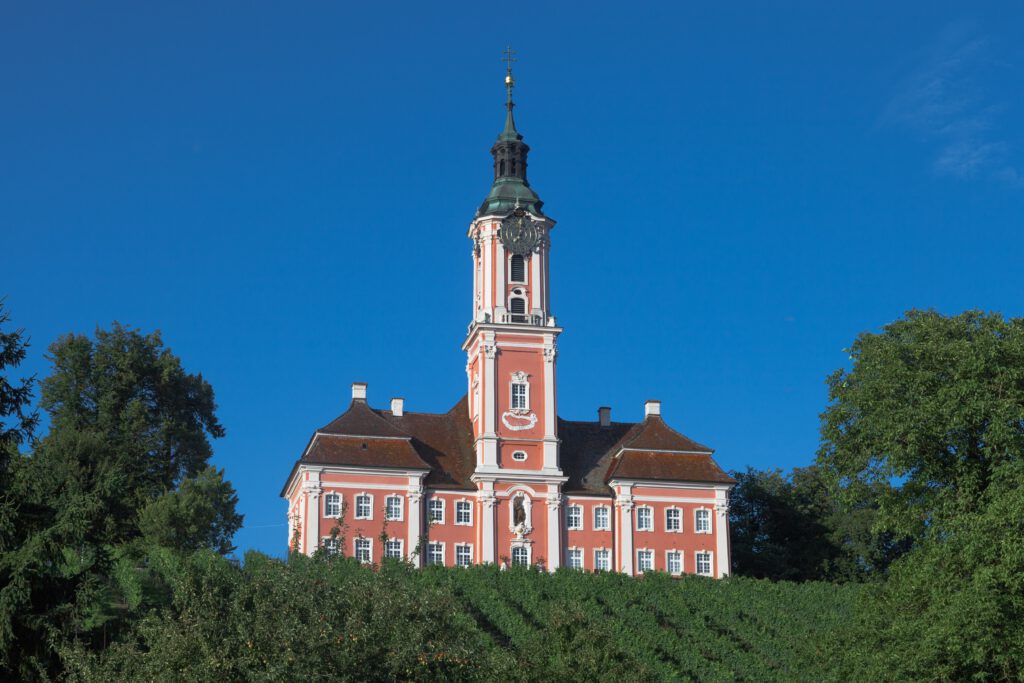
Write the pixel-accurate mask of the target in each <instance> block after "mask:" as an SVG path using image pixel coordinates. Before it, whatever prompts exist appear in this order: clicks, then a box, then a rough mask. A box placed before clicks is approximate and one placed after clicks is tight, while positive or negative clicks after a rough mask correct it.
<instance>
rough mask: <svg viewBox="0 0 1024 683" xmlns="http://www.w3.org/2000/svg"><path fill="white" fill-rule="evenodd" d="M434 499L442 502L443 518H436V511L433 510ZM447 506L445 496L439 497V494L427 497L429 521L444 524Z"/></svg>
mask: <svg viewBox="0 0 1024 683" xmlns="http://www.w3.org/2000/svg"><path fill="white" fill-rule="evenodd" d="M434 501H437V502H438V503H440V504H441V519H434V511H433V510H431V507H432V506H433V504H434ZM445 507H446V506H445V500H444V498H440V497H437V496H431V497H430V498H428V499H427V522H428V523H430V524H444V517H445Z"/></svg>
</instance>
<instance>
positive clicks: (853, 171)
mask: <svg viewBox="0 0 1024 683" xmlns="http://www.w3.org/2000/svg"><path fill="white" fill-rule="evenodd" d="M583 7H584V5H582V4H578V3H558V4H555V3H531V2H518V3H514V4H509V3H466V4H461V5H460V4H455V3H444V4H440V3H416V4H412V3H410V4H407V5H403V4H400V3H326V2H311V3H287V4H283V3H253V2H246V3H187V2H178V3H161V4H149V6H148V7H143V6H142V4H140V3H124V4H113V3H89V4H88V5H86V4H83V3H6V4H4V5H3V6H2V7H0V64H2V65H3V66H2V67H0V103H2V105H3V106H0V131H2V133H0V238H2V239H0V244H2V247H0V248H2V252H0V255H2V263H3V268H2V271H0V272H2V273H3V278H2V280H0V296H2V295H5V296H6V306H7V308H8V310H9V312H10V313H11V315H12V316H13V321H14V323H15V324H17V325H18V326H20V327H24V328H25V329H26V331H27V332H28V333H29V334H30V335H31V338H32V342H33V347H32V349H31V354H30V358H29V360H28V362H27V363H26V364H25V366H24V370H25V371H26V372H36V373H38V374H39V375H40V376H44V375H45V374H46V373H47V367H48V366H47V364H46V362H45V360H44V358H43V354H44V351H45V348H46V346H47V345H48V344H49V343H50V342H52V341H53V340H54V339H55V338H56V337H57V336H58V335H60V334H63V333H66V332H72V331H74V332H79V333H91V332H92V331H93V330H95V328H96V327H97V326H102V327H106V326H109V325H110V323H111V322H112V321H114V320H118V321H120V322H122V323H125V324H128V325H131V326H134V327H138V328H141V329H142V330H144V331H150V330H154V329H159V330H161V331H162V333H163V335H164V339H165V341H166V343H167V344H168V345H169V346H170V347H171V348H172V349H173V350H174V351H175V353H177V354H178V355H179V356H181V358H182V359H183V361H184V364H185V366H186V367H187V368H188V369H189V370H190V371H193V372H202V373H203V375H204V376H205V377H206V378H207V379H208V380H209V381H210V382H211V383H212V384H213V387H214V389H215V391H216V394H217V400H218V403H219V415H220V417H221V420H222V422H223V423H224V424H225V426H226V428H227V433H228V435H227V437H225V438H224V439H221V440H219V441H217V442H216V443H215V450H216V457H215V463H216V464H217V465H218V466H221V467H224V468H226V470H227V475H228V477H229V478H230V479H231V480H232V481H233V483H234V484H235V486H236V487H237V489H238V491H239V495H240V499H241V510H242V512H244V513H245V516H246V528H245V529H244V530H243V531H241V532H240V533H239V535H238V536H237V538H236V540H237V542H238V544H239V546H240V547H241V548H243V549H245V548H258V549H261V550H264V551H267V552H271V553H274V554H281V553H283V550H284V545H285V526H284V514H285V510H284V504H283V502H282V501H281V500H280V499H279V498H278V493H279V491H280V488H281V485H282V484H283V481H284V478H285V477H286V475H287V474H288V472H289V470H290V468H291V466H292V464H293V462H294V460H295V459H296V458H297V457H298V455H299V454H300V450H301V449H302V447H303V446H304V444H305V443H306V440H307V439H308V437H309V435H310V434H311V432H312V430H314V429H315V428H316V427H318V426H321V425H323V424H325V423H327V422H328V421H329V420H330V419H331V418H333V417H334V416H335V415H337V414H338V413H340V412H341V411H342V410H343V409H344V408H345V407H346V406H347V404H348V400H349V399H348V397H349V384H350V383H351V382H352V381H355V380H362V381H366V382H368V383H369V395H370V401H371V404H373V405H376V406H381V407H382V406H384V405H385V404H386V402H387V400H388V399H389V398H390V397H391V396H396V395H401V396H404V397H405V398H406V406H407V409H409V410H422V411H444V410H447V409H448V408H449V407H450V406H451V405H452V404H454V403H455V401H456V400H458V398H459V397H460V396H461V395H462V393H463V392H464V391H465V372H464V364H465V359H464V357H463V355H462V353H461V351H460V350H459V346H460V343H461V342H462V340H463V335H464V333H465V330H466V325H467V324H468V322H469V313H470V294H471V293H470V287H471V281H472V277H471V271H470V260H469V255H470V243H469V241H468V240H467V239H466V237H465V230H466V227H467V225H468V222H469V220H470V219H471V218H472V216H473V212H474V210H475V209H476V207H477V206H478V205H479V203H480V201H481V200H482V199H483V197H484V195H485V194H486V192H487V190H488V187H489V178H490V173H491V171H490V156H489V154H488V149H489V147H490V145H491V143H492V142H493V140H494V138H495V136H496V135H497V133H498V131H499V130H500V128H501V124H502V121H503V113H502V101H503V97H504V92H503V88H502V84H501V82H502V77H503V67H502V63H501V61H500V56H501V51H502V49H503V48H504V46H505V45H506V44H511V45H512V46H513V47H514V48H515V49H516V50H517V51H518V53H519V55H518V56H519V62H518V63H517V65H516V67H517V68H516V76H517V81H518V86H519V87H518V88H517V89H516V98H517V102H518V107H517V110H516V113H517V122H518V124H519V128H520V130H521V131H522V132H523V133H524V135H525V138H526V141H527V142H528V143H529V144H530V145H531V147H532V150H533V151H532V152H531V157H530V161H531V166H530V178H531V182H532V184H533V187H534V188H535V189H536V190H537V191H538V193H539V194H540V196H541V198H542V199H544V200H545V202H546V204H545V208H546V210H547V211H548V212H549V214H550V215H551V216H552V217H554V218H555V219H556V220H558V225H557V227H556V229H555V232H554V234H553V243H554V246H553V252H552V279H553V289H552V297H553V309H554V312H555V314H556V315H557V316H558V320H559V323H560V324H562V325H563V326H564V327H565V330H566V331H565V333H564V334H563V335H562V338H561V340H560V348H559V352H560V353H559V357H558V373H559V392H560V393H559V399H560V405H559V412H560V413H561V415H562V416H563V417H567V418H572V419H590V418H594V417H595V416H596V412H595V411H596V409H597V407H598V406H600V405H610V406H612V407H613V413H612V414H613V418H614V419H619V420H636V419H639V418H641V417H642V412H643V400H644V399H646V398H660V399H661V400H662V401H663V411H664V414H665V416H666V419H667V420H668V421H669V422H670V423H671V424H673V425H675V426H676V427H678V428H679V429H680V430H682V431H683V432H685V433H686V434H688V435H689V436H692V437H693V438H695V439H697V440H698V441H701V442H703V443H707V444H709V445H711V446H713V447H715V448H717V456H716V457H717V458H718V461H719V462H720V464H722V465H723V466H724V467H726V468H729V469H734V468H743V467H746V466H748V465H751V466H754V467H758V468H770V467H781V468H785V469H788V468H790V467H793V466H801V465H806V464H808V463H810V462H811V460H812V459H813V457H814V452H815V449H816V448H817V444H818V414H819V413H820V412H821V411H822V409H823V408H824V406H825V401H826V393H825V386H824V378H825V376H826V375H827V374H828V373H830V372H831V371H832V370H834V369H836V368H837V367H841V366H842V365H843V363H844V362H845V361H846V355H845V354H844V353H843V349H844V348H845V347H846V346H848V345H849V344H850V342H851V341H852V340H853V339H854V337H855V336H856V335H857V334H858V333H859V332H861V331H864V330H875V329H878V328H879V327H880V326H881V325H884V324H885V323H887V322H889V321H891V320H893V319H895V318H897V317H899V316H900V315H901V314H902V313H903V312H904V311H905V310H907V309H909V308H912V307H918V308H936V309H938V310H940V311H942V312H945V313H957V312H960V311H962V310H964V309H968V308H981V309H985V310H994V311H1000V312H1002V313H1004V314H1006V315H1009V316H1020V315H1021V314H1022V312H1024V311H1022V307H1024V302H1022V298H1021V293H1022V291H1024V267H1022V264H1021V257H1022V254H1024V236H1022V227H1024V226H1022V220H1021V218H1022V216H1024V125H1022V123H1021V122H1022V121H1024V95H1022V93H1024V82H1022V81H1024V68H1022V62H1024V43H1022V42H1021V41H1020V32H1019V29H1020V27H1021V26H1022V25H1024V5H1021V4H1020V3H1011V2H1006V3H998V4H997V3H941V2H928V3H923V2H922V3H891V2H886V3H844V4H840V3H820V2H806V3H799V2H786V3H761V2H758V3H754V2H747V3H730V4H725V3H686V4H682V3H663V4H649V3H614V4H606V3H588V4H587V5H586V6H585V7H586V9H585V10H584V9H583Z"/></svg>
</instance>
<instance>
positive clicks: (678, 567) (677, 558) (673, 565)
mask: <svg viewBox="0 0 1024 683" xmlns="http://www.w3.org/2000/svg"><path fill="white" fill-rule="evenodd" d="M667 559H668V573H669V574H672V575H673V576H679V575H680V574H682V573H683V554H682V553H681V552H679V551H678V550H670V551H669V553H668V557H667Z"/></svg>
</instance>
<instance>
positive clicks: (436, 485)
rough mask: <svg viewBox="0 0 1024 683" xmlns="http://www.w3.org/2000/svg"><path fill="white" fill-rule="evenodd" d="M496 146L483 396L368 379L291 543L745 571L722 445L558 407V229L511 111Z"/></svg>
mask: <svg viewBox="0 0 1024 683" xmlns="http://www.w3.org/2000/svg"><path fill="white" fill-rule="evenodd" d="M507 83H508V87H509V100H508V111H507V114H506V123H505V129H504V130H503V131H502V133H501V135H500V136H499V137H498V141H497V142H496V143H495V144H494V146H493V147H492V149H491V153H492V155H493V156H494V182H493V185H492V188H491V191H490V193H489V194H488V197H487V199H485V201H484V203H483V204H482V205H481V207H480V208H479V209H478V211H477V214H476V216H475V217H474V219H473V220H472V221H471V222H470V225H469V228H468V231H467V236H468V237H469V239H470V240H471V241H472V243H473V251H472V267H471V273H472V304H473V305H472V318H471V323H470V326H469V331H468V334H467V336H466V340H465V342H464V344H463V346H462V348H463V350H464V351H465V353H466V377H467V393H466V396H465V398H463V399H462V400H461V401H459V402H458V403H457V404H456V405H455V406H453V407H452V409H451V410H449V411H448V412H447V413H439V414H433V413H419V412H409V411H406V410H405V405H404V401H403V400H402V399H393V400H392V402H391V406H390V409H389V410H386V409H377V408H372V407H371V406H370V405H369V403H368V401H367V388H366V385H365V384H361V383H357V384H354V385H353V393H352V402H351V404H350V405H349V407H348V409H347V410H346V411H345V412H344V413H342V414H341V415H340V416H338V417H337V418H335V419H334V420H333V421H331V422H330V423H329V424H327V425H326V426H324V427H322V428H320V429H318V430H317V431H316V432H315V433H314V434H313V437H312V438H311V439H310V442H309V444H308V445H307V447H306V449H305V450H304V451H303V454H302V457H301V458H300V459H299V461H298V462H297V463H296V464H295V466H294V467H293V469H292V472H291V474H290V475H289V477H288V480H287V482H286V484H285V487H284V490H283V491H282V496H283V497H284V498H285V499H286V500H287V501H288V516H289V547H290V548H291V549H293V550H295V551H298V552H304V553H312V552H314V551H316V549H317V548H320V547H327V548H328V549H329V550H330V551H332V552H344V553H345V554H348V555H354V556H356V557H359V558H360V559H361V560H363V561H366V562H379V561H381V559H382V558H384V557H387V556H391V557H401V558H403V559H405V560H408V561H410V562H413V563H414V564H417V565H423V564H435V563H437V564H444V565H446V566H454V565H464V564H469V563H507V564H539V565H543V566H545V567H547V568H549V569H552V570H553V569H556V568H558V567H561V566H570V567H573V568H578V569H582V570H597V569H599V570H608V571H621V572H626V573H629V574H634V575H636V574H642V573H643V572H645V571H663V572H670V573H673V574H680V573H699V574H705V575H708V576H716V577H718V576H724V575H726V574H728V573H729V530H728V516H727V510H728V495H729V490H730V489H731V487H732V485H733V483H734V482H733V480H732V479H731V478H730V477H729V476H728V475H726V474H725V473H724V472H723V471H722V470H721V469H720V468H719V467H718V466H717V465H716V464H715V462H714V461H713V460H712V458H711V453H712V452H711V450H710V449H708V448H707V447H705V446H702V445H701V444H699V443H697V442H695V441H692V440H691V439H689V438H687V437H686V436H683V435H682V434H680V433H679V432H676V431H675V430H673V429H671V428H670V427H668V425H667V424H665V422H664V421H663V420H662V417H661V405H660V403H659V402H657V401H649V402H648V403H647V404H646V405H645V418H644V420H643V421H642V422H637V423H623V422H612V421H611V417H610V409H605V408H602V409H600V411H599V417H598V419H597V420H595V421H593V422H578V421H567V420H563V419H560V418H559V417H558V412H557V391H556V366H557V355H558V353H557V340H558V336H559V335H560V334H561V332H562V329H561V328H560V327H558V325H557V323H556V320H555V316H554V314H553V313H552V311H551V297H550V287H549V273H550V250H551V235H552V231H553V229H554V227H555V222H554V220H552V219H551V218H550V217H548V216H547V215H545V214H544V212H543V210H542V205H543V203H542V202H541V201H540V199H539V198H538V197H537V195H536V193H535V192H534V191H533V190H532V188H531V187H530V185H529V183H528V182H527V176H526V167H527V153H528V151H529V148H528V147H527V146H526V145H525V143H523V142H522V136H521V135H519V133H518V131H517V130H516V128H515V123H514V121H513V118H512V106H513V105H512V100H511V87H512V80H511V74H509V75H508V78H507Z"/></svg>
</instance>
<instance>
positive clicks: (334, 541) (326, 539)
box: [320, 536, 341, 555]
mask: <svg viewBox="0 0 1024 683" xmlns="http://www.w3.org/2000/svg"><path fill="white" fill-rule="evenodd" d="M328 543H330V544H331V545H333V546H334V547H333V548H332V547H331V546H330V545H328ZM320 547H321V548H323V549H324V552H325V553H327V554H328V555H337V554H338V553H339V552H341V541H339V540H338V538H337V537H336V536H323V537H321V539H320Z"/></svg>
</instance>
